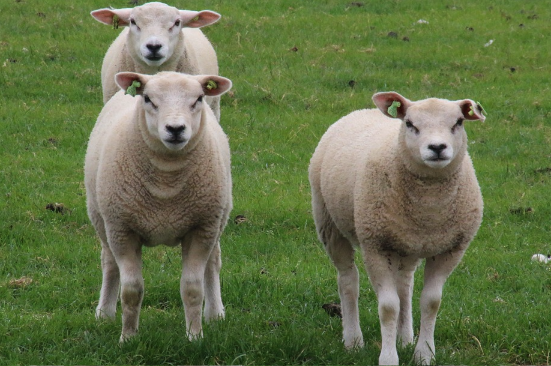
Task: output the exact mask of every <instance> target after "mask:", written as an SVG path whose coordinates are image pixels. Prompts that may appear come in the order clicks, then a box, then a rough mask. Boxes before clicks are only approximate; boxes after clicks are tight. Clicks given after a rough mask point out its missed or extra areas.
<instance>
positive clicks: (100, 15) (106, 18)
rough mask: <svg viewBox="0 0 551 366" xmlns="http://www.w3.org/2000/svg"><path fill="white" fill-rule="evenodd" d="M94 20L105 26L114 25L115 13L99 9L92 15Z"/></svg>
mask: <svg viewBox="0 0 551 366" xmlns="http://www.w3.org/2000/svg"><path fill="white" fill-rule="evenodd" d="M90 15H92V17H94V19H96V20H97V21H98V22H101V23H103V24H108V25H109V24H111V23H113V12H112V11H111V10H110V9H98V10H94V11H93V12H91V13H90Z"/></svg>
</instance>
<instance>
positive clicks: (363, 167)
mask: <svg viewBox="0 0 551 366" xmlns="http://www.w3.org/2000/svg"><path fill="white" fill-rule="evenodd" d="M377 97H378V99H376V98H377ZM374 100H375V101H376V104H377V105H378V106H379V109H373V110H360V111H356V112H353V113H351V114H349V115H348V116H346V117H344V118H342V119H341V120H339V121H338V122H336V123H335V124H334V125H332V126H331V127H330V128H329V129H328V131H327V132H326V133H325V134H324V136H323V137H322V139H321V141H320V143H319V145H318V147H317V148H316V151H315V153H314V155H313V157H312V160H311V163H310V169H309V177H310V183H311V188H312V206H313V215H314V219H315V223H316V229H317V232H318V236H319V239H320V240H321V241H322V242H323V243H324V245H325V248H326V251H327V252H328V254H329V256H330V258H331V259H332V261H333V263H334V265H335V266H336V267H337V270H338V284H339V294H340V297H341V305H342V308H343V335H344V337H343V338H344V343H345V346H346V347H347V348H353V347H357V346H358V347H361V346H363V337H362V334H361V330H360V326H359V315H358V304H357V298H358V286H359V285H358V273H357V269H356V266H355V264H354V250H355V248H358V247H359V248H360V250H361V252H362V257H363V260H364V264H365V267H366V269H367V272H368V275H369V277H370V281H371V283H372V285H373V287H374V289H375V291H376V293H377V297H378V301H379V317H380V322H381V333H382V338H383V342H382V350H381V355H380V358H379V362H380V363H381V364H397V363H398V355H397V352H396V339H397V336H398V337H400V338H401V340H402V342H403V343H405V344H407V343H411V342H413V328H412V327H413V325H412V319H411V293H412V290H413V273H414V271H415V269H416V267H417V265H418V264H419V262H420V260H421V259H422V258H430V259H427V263H426V267H425V287H424V290H423V295H422V297H421V312H422V320H421V333H420V336H419V341H418V344H417V348H416V357H417V359H418V360H419V361H421V362H423V363H428V362H430V360H431V358H432V357H433V355H434V340H433V338H434V334H433V333H434V322H435V319H436V312H437V310H438V307H439V305H440V298H441V290H442V285H443V283H444V282H445V280H446V278H447V276H448V275H449V274H450V273H451V272H452V271H453V269H454V268H455V266H456V265H457V264H458V263H459V261H460V259H461V257H462V255H463V253H464V252H465V250H466V249H467V247H468V245H469V243H470V241H471V240H472V239H473V237H474V236H475V234H476V232H477V230H478V228H479V226H480V223H481V220H482V208H483V204H482V196H481V193H480V188H479V185H478V183H477V180H476V176H475V173H474V169H473V166H472V163H471V159H470V158H469V156H468V154H467V151H466V146H467V137H466V133H465V131H464V129H463V127H462V124H461V125H459V127H457V126H456V123H459V122H458V121H459V119H461V121H462V120H463V119H484V117H483V116H482V115H481V114H480V113H476V114H475V115H474V116H469V115H468V111H469V106H470V105H472V103H474V102H472V101H470V100H465V101H462V102H450V101H445V100H438V99H428V100H424V101H419V102H411V101H409V100H407V99H405V98H403V97H402V96H400V95H399V94H397V93H379V94H376V95H375V96H374ZM396 101H398V102H400V103H401V107H398V113H397V114H398V117H400V118H401V119H402V120H400V119H395V118H389V114H388V113H389V111H388V108H389V107H391V106H392V103H394V102H396ZM461 103H463V104H461ZM382 111H383V112H382ZM411 121H413V124H412V122H411ZM406 125H407V126H406ZM415 126H417V127H415ZM413 128H415V129H416V130H417V129H418V131H417V132H419V130H420V131H421V132H420V133H418V134H416V133H415V131H413V130H412V129H413ZM442 146H446V148H443V149H441V147H442ZM431 149H435V150H438V149H441V150H440V151H439V152H438V154H441V155H438V158H435V157H434V154H436V153H435V151H433V150H431ZM431 154H432V155H431ZM397 332H398V334H397Z"/></svg>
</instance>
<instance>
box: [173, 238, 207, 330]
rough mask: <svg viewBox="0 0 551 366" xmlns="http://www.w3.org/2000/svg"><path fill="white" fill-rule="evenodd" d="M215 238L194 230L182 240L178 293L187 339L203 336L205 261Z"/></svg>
mask: <svg viewBox="0 0 551 366" xmlns="http://www.w3.org/2000/svg"><path fill="white" fill-rule="evenodd" d="M215 245H216V238H214V239H213V238H212V237H210V236H209V235H207V234H206V233H204V232H199V231H198V230H195V231H194V232H192V233H189V234H188V235H187V236H186V238H185V240H184V241H183V242H182V278H181V280H180V295H181V296H182V302H183V303H184V312H185V315H186V331H187V334H188V338H189V340H194V339H196V338H200V337H202V336H203V328H202V325H201V318H202V312H203V309H202V307H203V300H204V282H205V281H204V278H205V272H206V267H207V262H208V260H209V257H210V255H211V252H212V249H213V246H215Z"/></svg>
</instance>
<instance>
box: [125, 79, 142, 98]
mask: <svg viewBox="0 0 551 366" xmlns="http://www.w3.org/2000/svg"><path fill="white" fill-rule="evenodd" d="M140 86H142V83H140V82H139V81H138V80H134V81H133V82H132V85H130V86H129V87H128V88H126V92H125V93H124V94H128V95H131V96H133V97H135V96H136V89H138V88H139V87H140Z"/></svg>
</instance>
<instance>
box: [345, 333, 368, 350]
mask: <svg viewBox="0 0 551 366" xmlns="http://www.w3.org/2000/svg"><path fill="white" fill-rule="evenodd" d="M363 347H364V340H363V337H362V336H361V335H360V336H359V337H354V338H352V339H351V340H344V348H346V350H347V351H358V350H360V349H361V348H363Z"/></svg>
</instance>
